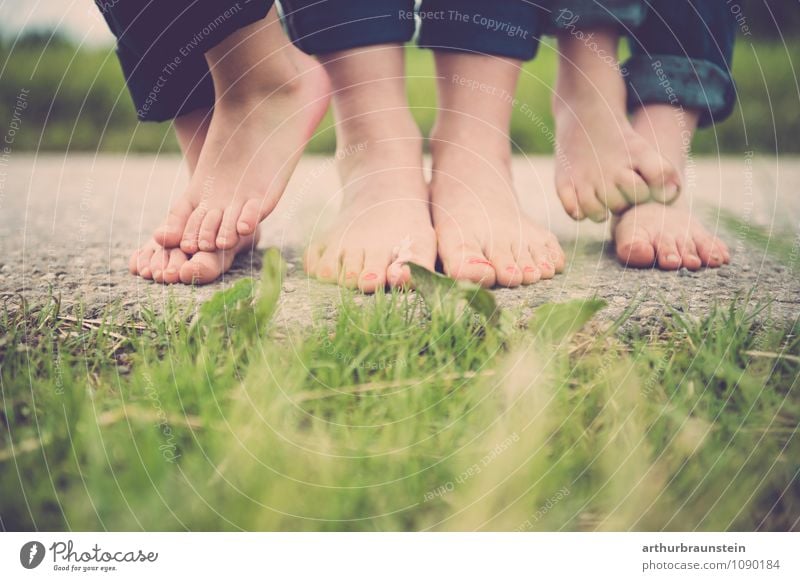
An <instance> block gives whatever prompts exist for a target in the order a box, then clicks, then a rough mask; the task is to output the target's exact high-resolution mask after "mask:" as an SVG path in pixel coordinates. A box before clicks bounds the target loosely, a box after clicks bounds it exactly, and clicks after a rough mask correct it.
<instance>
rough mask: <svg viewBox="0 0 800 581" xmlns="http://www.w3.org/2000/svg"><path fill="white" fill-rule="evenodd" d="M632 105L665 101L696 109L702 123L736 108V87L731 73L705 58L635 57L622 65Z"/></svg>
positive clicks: (632, 106)
mask: <svg viewBox="0 0 800 581" xmlns="http://www.w3.org/2000/svg"><path fill="white" fill-rule="evenodd" d="M622 71H623V74H624V75H625V78H626V81H627V85H628V108H629V109H635V108H636V107H640V106H641V105H647V104H650V103H663V104H668V105H673V106H676V107H678V106H679V107H682V108H684V109H694V110H696V111H698V112H699V113H700V120H699V126H700V127H706V126H708V125H711V124H712V123H715V122H718V121H722V120H723V119H725V118H726V117H727V116H728V115H730V114H731V111H733V107H734V105H735V103H736V87H735V85H734V83H733V79H732V78H731V75H730V73H728V71H726V70H724V69H723V68H721V67H719V66H718V65H716V64H714V63H712V62H710V61H707V60H702V59H692V58H687V57H682V56H675V55H658V54H653V55H650V56H649V57H647V56H642V55H637V56H633V57H631V58H630V59H629V60H628V61H627V62H626V63H625V66H624V67H623V68H622Z"/></svg>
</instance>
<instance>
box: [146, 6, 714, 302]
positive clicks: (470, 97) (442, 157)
mask: <svg viewBox="0 0 800 581" xmlns="http://www.w3.org/2000/svg"><path fill="white" fill-rule="evenodd" d="M276 23H277V18H276V17H275V16H274V15H271V16H270V18H268V20H267V22H266V24H261V25H260V26H261V28H259V29H258V30H255V31H254V30H248V29H243V30H242V31H240V33H237V34H236V35H234V36H233V37H231V38H229V39H228V40H227V41H226V42H225V43H223V44H222V45H220V46H218V47H216V48H215V49H214V50H215V52H214V53H213V54H210V55H209V62H210V64H211V67H212V74H214V81H215V87H216V88H217V92H218V93H219V96H218V98H217V102H216V106H215V109H214V112H213V114H211V113H209V112H196V113H193V114H191V115H189V116H186V117H183V118H181V119H179V120H177V121H176V130H177V133H178V137H179V140H180V142H181V145H182V147H183V150H184V153H185V155H186V158H187V162H188V164H189V166H190V168H192V170H193V171H192V179H191V181H190V185H189V188H188V190H187V192H186V194H185V195H184V196H183V197H182V198H181V199H180V200H179V201H178V202H177V203H176V204H175V205H174V206H173V210H172V211H171V213H170V215H169V217H168V219H167V221H166V222H165V224H164V225H163V226H162V227H161V228H159V229H158V231H157V232H156V234H155V236H154V240H153V241H151V242H149V243H148V244H147V245H146V246H145V247H144V248H142V249H140V250H139V251H137V252H136V253H134V256H133V257H132V258H131V264H130V268H131V272H133V273H134V274H138V275H140V276H142V277H144V278H152V279H153V280H156V281H158V282H164V283H174V282H184V283H207V282H211V281H213V280H215V279H217V278H218V277H219V276H221V274H222V273H224V272H225V271H226V270H227V269H228V268H230V265H231V263H232V261H233V258H234V256H235V255H236V254H237V253H238V252H241V251H244V250H246V249H249V248H252V246H253V245H254V243H255V240H256V236H257V224H258V222H260V220H262V219H263V218H264V217H265V216H266V215H267V214H269V212H271V210H272V209H273V208H274V206H275V204H276V203H277V201H278V199H279V197H280V195H281V193H282V191H283V189H284V187H285V186H286V183H287V182H288V179H289V176H290V175H291V172H292V170H293V168H294V165H295V164H296V162H297V159H298V158H299V155H300V153H301V151H302V149H303V147H304V145H305V142H306V141H307V139H308V138H309V136H310V135H311V133H312V131H313V129H314V127H315V126H316V124H317V123H318V122H319V120H320V118H321V117H322V115H323V113H324V111H325V108H326V107H327V103H328V96H329V95H330V94H333V105H334V112H335V115H336V121H337V142H338V147H339V148H340V152H341V155H340V156H339V157H340V166H339V170H340V175H341V179H342V184H343V192H344V203H343V206H342V209H341V211H340V213H339V215H338V216H337V218H336V219H335V220H334V222H333V225H332V227H331V228H330V230H329V231H328V232H327V233H326V234H325V235H323V236H321V237H316V239H315V241H314V242H312V243H311V244H310V245H309V247H308V250H307V252H306V260H305V267H306V271H307V272H308V273H309V274H311V275H313V276H316V277H317V278H319V279H320V280H323V281H328V282H334V283H338V284H340V285H342V286H345V287H349V288H358V289H360V290H361V291H363V292H374V291H376V290H378V289H381V288H384V287H386V286H404V285H406V284H407V283H408V282H409V279H410V272H409V270H408V267H407V266H405V263H406V262H408V261H413V262H417V263H419V264H421V265H423V266H426V267H427V268H430V269H433V268H434V267H435V263H436V259H437V256H438V258H439V259H440V261H441V264H442V267H443V270H444V271H445V273H446V274H448V275H450V276H452V277H454V278H458V279H462V280H471V281H475V282H479V283H481V284H484V285H486V286H492V285H501V286H507V287H513V286H518V285H521V284H531V283H534V282H536V281H537V280H539V279H542V278H551V277H553V276H554V274H555V273H556V272H558V271H560V270H561V269H562V268H563V267H564V254H563V252H562V250H561V247H560V246H559V244H558V241H557V240H556V239H555V237H554V236H553V235H552V234H551V233H550V232H548V231H547V230H546V229H543V228H542V227H540V226H538V225H536V224H535V223H534V222H533V221H532V220H531V219H529V218H528V217H526V216H525V215H524V214H523V213H522V212H521V211H520V208H519V203H518V199H517V194H516V192H515V191H514V187H513V183H512V176H511V147H510V140H509V126H510V120H511V114H512V104H511V102H510V101H509V99H507V98H506V96H507V95H513V93H514V89H515V86H516V81H517V78H518V75H519V71H520V66H519V65H520V63H518V62H516V61H511V60H505V59H497V58H493V57H486V56H479V55H469V54H460V53H444V52H443V53H437V54H436V64H437V72H438V75H437V76H438V95H439V108H438V118H437V122H436V125H435V127H434V130H433V132H432V135H431V137H430V147H431V153H432V157H433V172H432V176H433V177H432V180H431V182H430V184H428V183H426V181H425V179H424V175H423V169H422V168H423V159H422V157H423V156H422V150H423V147H422V145H423V138H422V136H421V134H420V132H419V129H418V128H417V126H416V124H415V122H414V120H413V117H412V116H411V113H410V111H409V108H408V104H407V101H406V96H405V81H404V78H405V74H404V59H403V48H402V47H401V46H397V45H382V46H373V47H369V48H366V49H357V50H351V51H345V52H342V53H336V54H332V55H326V56H325V57H323V58H321V65H320V64H318V63H317V62H316V61H314V60H313V59H311V58H310V57H307V56H306V55H303V54H302V53H300V52H299V51H297V50H296V49H294V48H293V47H292V46H291V44H289V43H288V40H287V39H285V37H283V33H282V31H280V30H279V28H276V27H275V24H276ZM248 28H251V27H248ZM254 38H255V39H256V40H257V42H256V41H255V40H253V39H254ZM563 44H564V48H562V65H561V69H560V73H559V82H558V90H557V92H556V94H557V95H558V97H557V98H556V99H554V111H555V114H556V122H557V147H558V150H559V152H563V154H564V155H563V160H566V163H561V164H559V167H558V169H557V171H556V185H557V190H558V193H559V196H560V198H561V201H562V203H563V205H564V208H565V209H566V211H567V212H568V213H569V214H570V215H571V216H573V217H574V218H576V219H581V218H584V217H590V218H592V219H595V220H604V219H606V217H607V215H608V211H609V210H611V211H612V212H613V213H614V214H615V218H614V220H615V222H614V224H613V231H614V239H615V242H616V248H617V255H618V257H619V259H620V260H621V261H622V262H623V264H628V265H632V266H639V267H649V266H652V265H654V264H656V265H657V266H659V267H660V268H663V269H677V268H680V267H681V266H683V267H686V268H689V269H697V268H700V267H702V266H712V267H713V266H719V265H721V264H723V263H725V262H727V261H728V260H729V255H728V250H727V248H726V247H725V245H724V244H723V243H722V242H721V241H719V240H718V239H717V238H715V237H714V236H712V235H711V234H710V233H708V232H707V231H706V230H705V229H704V228H703V227H702V226H701V225H700V224H699V223H698V222H696V221H695V220H694V219H693V218H692V217H691V214H690V212H689V211H688V209H687V208H686V207H685V206H684V207H681V206H678V205H671V206H666V205H664V204H663V203H662V202H664V201H669V200H670V199H671V198H673V197H675V196H676V195H677V194H678V193H679V190H680V187H681V185H682V183H681V182H682V171H683V167H684V163H685V157H686V154H687V151H686V143H687V132H688V134H689V136H691V132H692V131H693V130H694V124H695V123H696V120H695V118H694V117H693V115H692V114H691V113H685V114H683V115H679V114H678V111H677V110H675V109H674V108H672V107H669V106H662V105H652V106H646V107H642V108H641V109H639V110H638V111H637V112H636V113H635V114H634V115H633V118H632V120H630V121H629V120H628V118H627V116H626V112H625V86H624V83H623V80H622V78H621V77H620V76H619V73H618V71H615V70H613V69H610V68H608V65H607V64H605V63H604V65H603V66H605V67H606V68H605V69H603V68H600V67H598V66H596V65H597V63H596V62H595V61H596V59H594V58H593V56H594V55H593V54H591V53H586V52H585V51H583V50H582V48H581V46H570V41H569V39H567V40H566V41H565V42H564V43H563ZM250 45H255V46H250ZM240 53H244V54H240ZM264 55H268V56H267V57H265V56H264ZM226 59H230V62H228V63H226V62H225V60H226ZM262 68H263V69H268V70H269V73H268V74H267V71H266V70H261V69H262ZM323 68H324V70H323ZM260 73H263V74H260ZM265 75H266V76H265ZM264 79H267V80H268V81H269V82H268V84H267V83H266V82H264ZM328 79H330V83H331V84H332V86H331V85H329V80H328ZM464 80H467V81H468V82H464ZM473 80H478V81H480V83H481V85H480V86H482V87H491V88H492V90H475V89H474V88H473V87H475V84H474V83H471V82H469V81H473ZM209 117H210V123H209V122H207V119H208V118H209Z"/></svg>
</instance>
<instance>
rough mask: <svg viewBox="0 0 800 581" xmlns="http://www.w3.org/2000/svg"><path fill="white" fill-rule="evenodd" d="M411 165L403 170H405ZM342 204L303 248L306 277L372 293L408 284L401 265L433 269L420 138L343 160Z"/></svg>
mask: <svg viewBox="0 0 800 581" xmlns="http://www.w3.org/2000/svg"><path fill="white" fill-rule="evenodd" d="M406 164H408V165H406ZM341 166H342V168H341V172H340V173H341V175H342V181H343V183H344V184H345V185H344V201H343V204H342V208H341V210H340V211H339V214H338V216H337V217H336V219H335V221H334V223H333V225H332V227H331V228H330V230H328V231H327V232H326V233H325V234H324V235H323V236H320V237H317V238H316V239H315V240H314V241H313V242H312V243H311V244H310V245H309V247H308V250H307V251H306V258H305V269H306V272H307V273H308V274H310V275H312V276H315V277H317V278H318V279H319V280H321V281H323V282H331V283H338V284H340V285H341V286H344V287H347V288H358V289H359V290H361V291H362V292H365V293H373V292H375V291H377V290H378V289H382V288H384V287H385V286H387V285H388V286H392V287H403V286H406V285H408V283H409V282H410V277H411V273H410V271H409V268H408V266H406V262H416V263H418V264H420V265H422V266H425V267H426V268H428V269H430V270H433V269H434V267H435V263H436V237H435V235H434V232H433V227H432V226H431V218H430V206H429V202H428V190H427V185H426V184H425V180H424V177H423V174H422V149H421V139H420V138H417V140H416V141H402V140H401V141H398V142H384V143H368V144H367V146H366V148H365V149H364V150H363V151H361V152H359V153H355V154H351V155H350V157H349V158H348V159H346V160H343V161H342V162H341Z"/></svg>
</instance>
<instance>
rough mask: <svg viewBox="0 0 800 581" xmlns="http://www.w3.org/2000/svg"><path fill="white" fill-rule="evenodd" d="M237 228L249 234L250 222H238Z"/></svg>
mask: <svg viewBox="0 0 800 581" xmlns="http://www.w3.org/2000/svg"><path fill="white" fill-rule="evenodd" d="M239 230H243V231H244V232H245V234H250V224H248V223H247V222H239Z"/></svg>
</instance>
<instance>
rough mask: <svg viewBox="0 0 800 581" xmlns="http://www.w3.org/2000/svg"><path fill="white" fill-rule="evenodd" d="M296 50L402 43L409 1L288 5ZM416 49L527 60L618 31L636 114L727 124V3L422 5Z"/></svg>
mask: <svg viewBox="0 0 800 581" xmlns="http://www.w3.org/2000/svg"><path fill="white" fill-rule="evenodd" d="M283 5H284V7H285V8H286V21H287V23H288V26H289V31H290V33H291V36H292V39H293V40H294V42H295V43H296V44H297V45H298V46H299V47H300V48H301V49H303V50H304V51H306V52H308V53H310V54H319V53H326V52H335V51H339V50H344V49H348V48H354V47H358V46H365V45H369V44H380V43H394V42H406V41H409V40H411V38H412V36H413V35H414V31H415V25H414V20H413V18H412V15H413V10H414V1H413V0H283ZM417 16H418V18H419V20H420V21H421V25H420V29H419V44H420V46H422V47H425V48H431V49H434V50H453V51H467V52H473V53H481V54H491V55H495V56H504V57H510V58H515V59H520V60H529V59H532V58H533V57H534V56H535V55H536V50H537V48H538V44H539V39H540V38H541V36H542V35H543V34H559V33H560V34H567V33H571V32H579V31H580V32H582V31H586V30H589V29H596V28H599V27H602V28H614V29H616V30H617V31H619V33H620V34H622V35H624V36H626V37H627V38H628V41H629V44H630V47H631V52H632V56H631V58H630V59H629V60H628V61H627V62H626V63H625V64H624V65H623V66H622V67H621V71H622V72H623V74H624V75H625V77H626V81H627V84H628V105H629V107H630V108H631V109H634V108H636V107H639V106H641V105H644V104H648V103H668V104H671V105H674V106H681V107H684V108H688V109H694V110H697V111H699V113H700V125H701V126H705V125H709V124H710V123H712V122H714V121H719V120H721V119H724V118H725V117H726V116H728V115H729V114H730V113H731V111H732V109H733V106H734V103H735V101H736V95H735V89H734V84H733V79H732V77H731V74H730V65H731V57H732V52H733V42H734V36H735V27H736V22H735V18H734V14H733V13H732V12H731V11H730V9H729V7H728V6H727V4H726V2H725V0H538V1H533V0H493V1H487V0H422V4H421V6H420V9H419V11H418V13H417Z"/></svg>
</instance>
